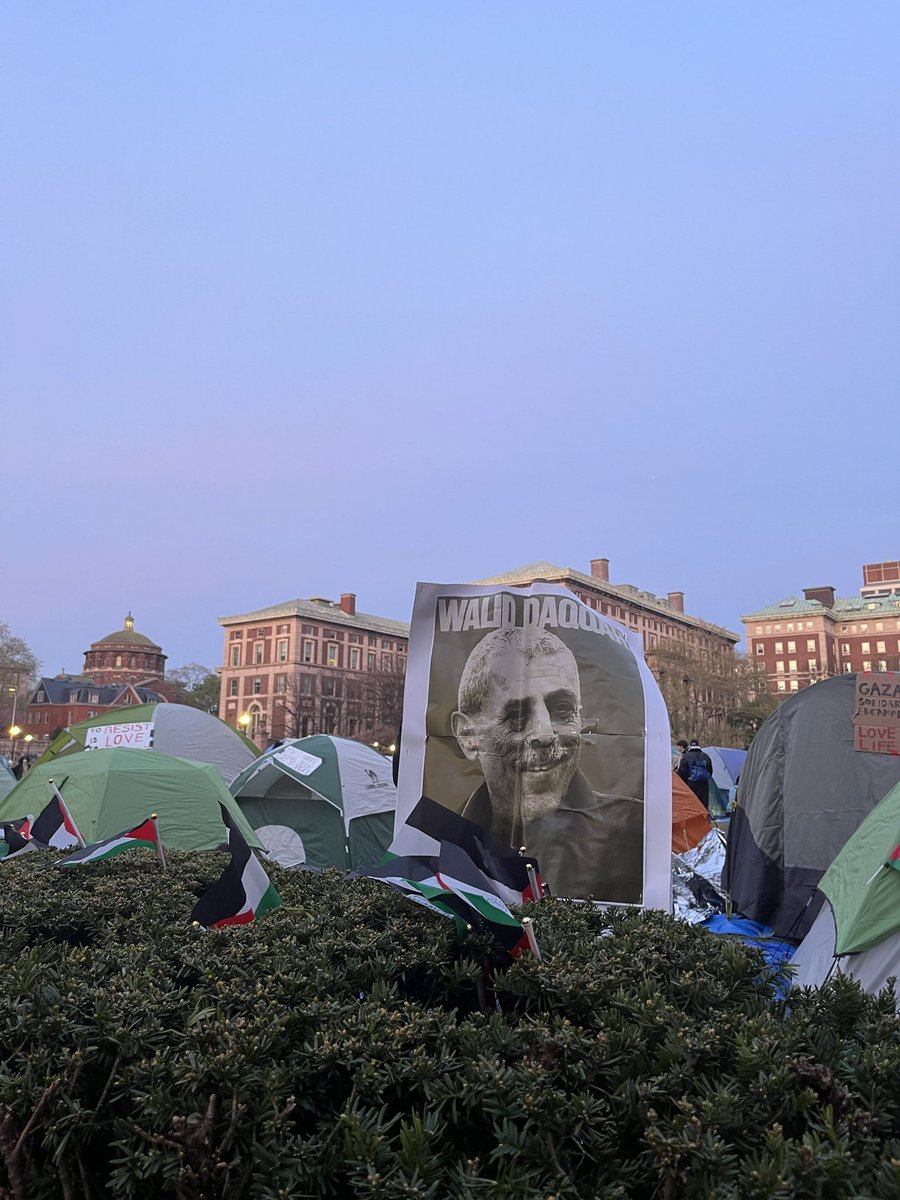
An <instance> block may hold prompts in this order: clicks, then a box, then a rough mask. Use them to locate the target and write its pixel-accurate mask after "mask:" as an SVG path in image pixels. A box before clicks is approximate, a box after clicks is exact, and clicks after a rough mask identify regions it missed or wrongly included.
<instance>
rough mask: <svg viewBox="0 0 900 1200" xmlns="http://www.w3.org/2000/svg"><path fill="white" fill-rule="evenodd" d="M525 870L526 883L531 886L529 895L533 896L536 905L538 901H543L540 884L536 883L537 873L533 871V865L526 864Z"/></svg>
mask: <svg viewBox="0 0 900 1200" xmlns="http://www.w3.org/2000/svg"><path fill="white" fill-rule="evenodd" d="M525 869H526V871H527V872H528V882H529V883H530V884H531V895H532V896H533V898H534V901H535V903H537V902H538V901H540V900H543V898H544V897H543V894H542V892H541V887H540V884H539V883H538V877H537V871H535V869H534V863H528V864H527V866H526V868H525Z"/></svg>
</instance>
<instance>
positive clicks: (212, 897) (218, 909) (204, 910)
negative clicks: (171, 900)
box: [189, 804, 281, 929]
mask: <svg viewBox="0 0 900 1200" xmlns="http://www.w3.org/2000/svg"><path fill="white" fill-rule="evenodd" d="M220 807H221V809H222V820H223V821H224V822H225V828H226V829H227V830H228V848H229V850H230V851H231V862H230V863H229V864H228V866H227V867H226V868H225V870H224V871H223V872H222V875H221V878H219V879H218V880H217V881H216V882H215V883H213V884H211V885H210V886H209V887H208V888H207V889H206V891H205V892H204V893H203V895H202V896H201V897H200V899H199V900H198V901H197V903H196V904H195V905H194V908H193V911H192V912H191V915H190V918H189V920H190V921H191V922H192V923H193V924H197V925H202V926H203V928H204V929H219V928H221V927H222V926H223V925H246V924H247V923H248V922H250V921H253V920H256V918H257V917H261V916H263V915H264V914H265V913H267V912H269V910H270V909H273V908H277V907H278V906H279V905H280V904H281V897H280V896H279V895H278V892H277V891H276V890H275V888H274V887H273V885H272V881H271V880H270V879H269V877H268V875H267V874H266V873H265V871H264V870H263V867H262V864H261V863H260V861H259V859H258V858H257V857H256V855H255V854H254V853H253V851H252V850H251V848H250V847H249V846H248V845H247V842H246V841H245V839H244V838H243V836H242V835H241V833H240V831H239V830H238V829H237V828H236V827H235V826H234V825H233V824H232V821H231V816H230V814H229V812H228V809H227V808H225V806H224V804H223V805H221V806H220Z"/></svg>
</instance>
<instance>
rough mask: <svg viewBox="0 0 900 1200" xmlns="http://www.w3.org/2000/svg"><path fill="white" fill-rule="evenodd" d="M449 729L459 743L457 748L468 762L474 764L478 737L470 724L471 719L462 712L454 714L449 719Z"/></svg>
mask: <svg viewBox="0 0 900 1200" xmlns="http://www.w3.org/2000/svg"><path fill="white" fill-rule="evenodd" d="M450 728H451V729H452V730H453V734H454V737H455V738H456V740H457V741H458V742H459V748H460V750H462V752H463V754H464V755H465V756H466V758H467V759H468V760H469V762H474V760H475V759H476V758H477V757H478V749H479V747H478V735H477V734H476V733H475V729H474V727H473V724H472V718H471V717H468V716H466V714H465V713H464V712H459V711H457V712H455V713H453V715H452V716H451V718H450Z"/></svg>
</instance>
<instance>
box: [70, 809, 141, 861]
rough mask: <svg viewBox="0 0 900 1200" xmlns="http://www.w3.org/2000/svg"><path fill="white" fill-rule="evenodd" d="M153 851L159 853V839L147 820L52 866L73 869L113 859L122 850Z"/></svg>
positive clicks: (77, 851) (86, 847)
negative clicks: (101, 860)
mask: <svg viewBox="0 0 900 1200" xmlns="http://www.w3.org/2000/svg"><path fill="white" fill-rule="evenodd" d="M141 849H143V850H155V851H156V852H157V854H158V853H159V838H158V837H157V834H156V825H155V824H154V823H153V821H151V820H150V819H149V817H148V818H147V820H146V821H144V823H143V824H142V825H136V826H135V828H134V829H129V830H128V832H127V833H120V834H119V835H118V837H111V838H107V839H106V841H104V842H94V844H93V845H92V846H85V847H84V849H83V850H76V851H75V853H74V854H67V855H66V857H65V858H60V859H58V860H57V862H56V863H55V864H54V865H55V866H57V867H73V866H75V865H76V864H78V863H86V862H96V861H97V860H99V859H101V858H113V857H114V856H115V855H116V854H121V853H122V851H123V850H141Z"/></svg>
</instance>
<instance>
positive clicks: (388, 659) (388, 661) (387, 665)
mask: <svg viewBox="0 0 900 1200" xmlns="http://www.w3.org/2000/svg"><path fill="white" fill-rule="evenodd" d="M381 669H382V671H393V669H394V656H393V654H382V656H381Z"/></svg>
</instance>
